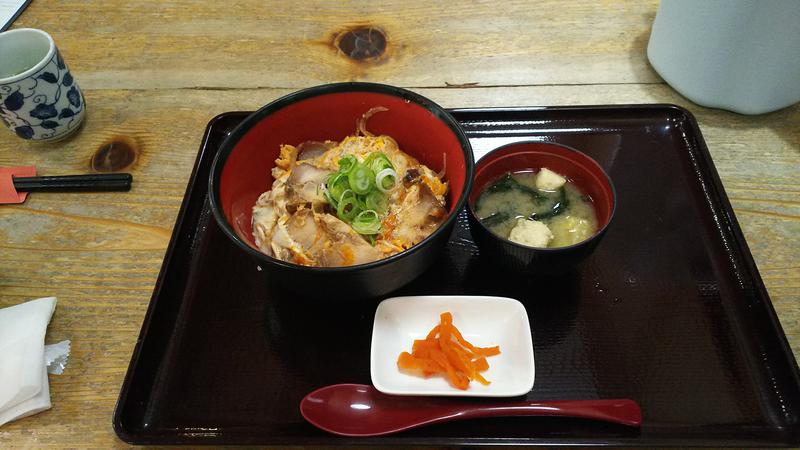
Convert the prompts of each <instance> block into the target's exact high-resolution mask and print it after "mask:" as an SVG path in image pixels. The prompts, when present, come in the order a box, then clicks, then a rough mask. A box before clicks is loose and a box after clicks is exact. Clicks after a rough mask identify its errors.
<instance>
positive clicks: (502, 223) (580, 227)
mask: <svg viewBox="0 0 800 450" xmlns="http://www.w3.org/2000/svg"><path fill="white" fill-rule="evenodd" d="M475 213H476V215H477V216H478V218H479V219H480V221H481V222H482V223H483V224H484V225H485V226H486V227H487V228H488V229H489V230H491V231H492V232H493V233H495V234H496V235H498V236H500V237H503V238H506V239H509V240H511V241H514V242H517V243H519V244H522V245H527V246H530V247H540V248H546V247H565V246H568V245H573V244H577V243H579V242H581V241H584V240H586V239H589V238H590V237H592V236H593V235H594V234H595V233H596V232H597V228H598V223H597V215H596V214H595V207H594V204H593V202H592V199H591V197H590V196H588V195H586V194H585V193H583V192H581V191H580V189H579V188H578V187H577V186H576V185H575V184H574V183H573V182H571V181H570V180H569V179H567V178H566V177H564V176H562V175H560V174H557V173H555V172H553V171H551V170H549V169H546V168H543V169H540V170H536V171H521V172H515V173H510V172H509V173H506V174H505V175H503V176H501V177H500V178H499V179H498V180H496V181H495V182H494V183H491V184H490V185H489V186H488V187H487V188H485V189H484V190H483V192H481V195H480V197H478V200H477V201H476V203H475Z"/></svg>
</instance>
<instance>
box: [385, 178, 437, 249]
mask: <svg viewBox="0 0 800 450" xmlns="http://www.w3.org/2000/svg"><path fill="white" fill-rule="evenodd" d="M446 215H447V210H445V209H444V207H443V206H442V204H441V202H440V201H439V199H437V198H436V196H435V195H434V194H433V192H431V189H430V188H429V187H428V185H427V184H424V183H416V184H413V185H412V186H411V187H409V188H408V193H407V194H406V196H405V198H404V199H403V203H402V205H401V206H400V208H399V209H398V210H397V212H396V213H395V219H394V222H395V224H396V225H395V228H394V230H392V233H391V234H392V236H391V237H392V239H393V240H397V241H399V242H402V243H403V244H404V246H406V248H408V247H409V246H411V245H414V244H416V243H418V242H420V241H422V240H423V239H425V238H426V237H428V235H430V234H431V233H433V231H434V230H436V228H438V227H439V224H441V223H442V219H443V218H444V217H445V216H446Z"/></svg>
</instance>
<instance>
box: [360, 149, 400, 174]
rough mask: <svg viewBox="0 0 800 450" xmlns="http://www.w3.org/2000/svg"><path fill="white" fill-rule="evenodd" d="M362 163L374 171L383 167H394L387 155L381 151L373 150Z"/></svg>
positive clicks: (376, 171) (378, 170)
mask: <svg viewBox="0 0 800 450" xmlns="http://www.w3.org/2000/svg"><path fill="white" fill-rule="evenodd" d="M364 165H365V166H367V167H369V168H370V170H372V171H373V172H375V173H378V172H380V171H381V170H383V169H394V165H393V164H392V162H391V161H390V160H389V157H388V156H386V154H385V153H382V152H373V153H370V154H369V156H367V159H365V160H364Z"/></svg>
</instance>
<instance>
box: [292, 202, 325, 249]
mask: <svg viewBox="0 0 800 450" xmlns="http://www.w3.org/2000/svg"><path fill="white" fill-rule="evenodd" d="M286 231H287V232H288V233H289V236H291V237H292V239H294V241H295V242H297V243H298V244H300V246H301V247H302V248H303V250H304V251H306V252H307V251H308V250H311V248H312V247H314V244H315V243H317V241H319V240H320V238H321V237H322V235H323V230H322V229H321V227H320V226H319V225H318V224H317V222H316V220H315V217H314V213H313V212H312V211H311V210H310V209H307V208H302V209H299V210H297V212H295V213H294V214H293V215H292V217H291V218H290V219H289V220H288V221H287V222H286ZM309 256H310V255H309Z"/></svg>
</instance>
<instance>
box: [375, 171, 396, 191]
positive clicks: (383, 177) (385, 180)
mask: <svg viewBox="0 0 800 450" xmlns="http://www.w3.org/2000/svg"><path fill="white" fill-rule="evenodd" d="M396 184H397V172H395V171H394V169H383V170H381V171H380V172H378V174H377V175H375V186H377V187H378V189H379V190H380V191H381V192H389V191H391V190H392V189H394V187H395V185H396Z"/></svg>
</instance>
